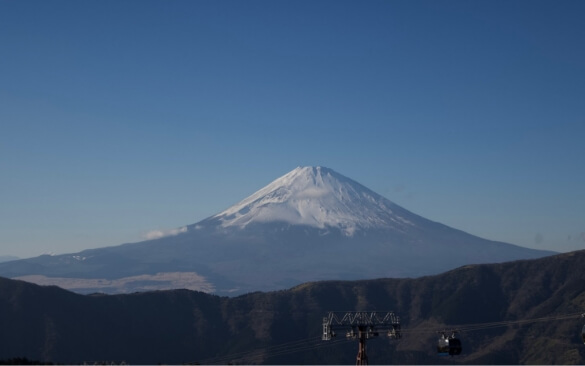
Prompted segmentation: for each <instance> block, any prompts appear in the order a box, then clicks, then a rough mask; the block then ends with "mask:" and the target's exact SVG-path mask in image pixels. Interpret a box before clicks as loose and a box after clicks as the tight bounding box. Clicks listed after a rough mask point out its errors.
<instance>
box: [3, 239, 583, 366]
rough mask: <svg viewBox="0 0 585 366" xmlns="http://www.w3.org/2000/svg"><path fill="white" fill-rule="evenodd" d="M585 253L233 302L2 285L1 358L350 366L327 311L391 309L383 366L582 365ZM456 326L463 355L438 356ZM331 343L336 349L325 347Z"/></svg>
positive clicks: (193, 295) (323, 284)
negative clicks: (325, 329)
mask: <svg viewBox="0 0 585 366" xmlns="http://www.w3.org/2000/svg"><path fill="white" fill-rule="evenodd" d="M583 266H585V250H582V251H577V252H571V253H563V254H558V255H554V256H549V257H545V258H540V259H532V260H518V261H514V262H507V263H499V264H479V265H467V266H463V267H459V268H456V269H453V270H450V271H448V272H445V273H442V274H439V275H434V276H425V277H420V278H412V279H374V280H360V281H339V280H329V281H317V282H310V283H304V284H301V285H297V286H295V287H292V288H289V289H286V290H280V291H272V292H254V293H249V294H245V295H240V296H237V297H226V296H216V295H211V294H205V293H202V292H197V291H189V290H167V291H152V292H142V293H132V294H124V295H103V294H93V295H80V294H75V293H72V292H69V291H66V290H63V289H60V288H57V287H54V286H38V285H34V284H30V283H26V282H23V281H17V280H10V279H5V278H0V309H1V310H2V311H0V324H2V325H3V332H0V344H2V347H0V359H2V358H3V359H8V358H14V357H27V358H28V359H36V360H42V361H47V362H54V363H65V364H81V363H83V362H84V361H85V362H88V361H89V362H92V363H93V362H94V361H102V362H103V361H109V362H112V361H117V362H121V361H125V362H127V363H134V364H156V363H170V364H178V363H186V362H200V363H203V364H212V363H219V364H228V363H237V364H254V363H255V364H348V363H353V362H354V360H355V356H356V353H357V342H356V341H351V340H349V341H345V340H343V339H344V338H345V337H343V334H340V336H339V337H338V339H337V340H334V341H322V340H321V332H322V326H321V324H322V318H323V316H325V315H326V313H327V312H329V311H333V310H342V311H394V312H395V313H396V314H397V315H398V316H399V317H400V319H401V325H402V330H403V337H402V339H401V340H399V341H392V342H390V343H388V341H387V340H384V338H383V337H380V338H379V339H371V340H369V341H368V355H369V359H370V362H371V363H376V364H582V363H583V360H584V359H585V347H584V346H583V343H582V340H581V339H580V332H581V328H582V326H583V322H584V320H583V319H582V318H581V313H582V312H583V309H584V308H585V272H584V271H582V268H583ZM452 328H458V329H460V330H462V331H461V332H460V333H459V334H458V336H459V338H460V339H461V341H462V344H463V352H462V354H461V355H460V356H457V357H450V358H448V359H445V358H440V357H437V355H436V341H437V334H436V332H437V331H439V330H443V329H452ZM328 342H332V343H328Z"/></svg>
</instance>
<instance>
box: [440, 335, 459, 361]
mask: <svg viewBox="0 0 585 366" xmlns="http://www.w3.org/2000/svg"><path fill="white" fill-rule="evenodd" d="M440 333H441V337H440V338H439V341H438V343H437V354H438V355H439V356H457V355H460V354H461V340H459V338H456V337H455V332H453V333H452V334H451V336H449V337H447V335H445V332H440Z"/></svg>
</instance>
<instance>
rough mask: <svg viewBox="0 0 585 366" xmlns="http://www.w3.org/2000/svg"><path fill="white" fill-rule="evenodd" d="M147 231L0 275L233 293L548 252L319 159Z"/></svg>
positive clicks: (85, 287) (87, 288)
mask: <svg viewBox="0 0 585 366" xmlns="http://www.w3.org/2000/svg"><path fill="white" fill-rule="evenodd" d="M154 234H156V235H153V237H156V238H154V239H152V240H148V241H144V242H140V243H133V244H125V245H120V246H116V247H108V248H99V249H91V250H85V251H83V252H80V253H75V254H66V255H58V256H49V255H44V256H40V257H36V258H30V259H23V260H19V261H12V262H8V263H0V275H1V276H4V277H10V278H18V279H23V280H26V281H29V282H34V283H37V284H45V285H49V284H54V285H58V286H60V287H63V288H66V289H71V290H73V291H76V292H80V293H91V292H96V291H99V292H106V293H124V292H133V291H147V290H161V289H173V288H186V289H192V290H200V291H204V292H208V293H216V294H220V295H221V294H229V295H237V294H242V293H246V292H250V291H257V290H261V291H270V290H277V289H284V288H287V287H290V286H294V285H297V284H300V283H303V282H307V281H316V280H356V279H368V278H379V277H393V278H397V277H418V276H424V275H431V274H437V273H441V272H444V271H446V270H449V269H453V268H456V267H458V266H462V265H465V264H477V263H498V262H505V261H510V260H516V259H530V258H539V257H543V256H546V255H550V254H553V252H549V251H539V250H533V249H528V248H522V247H519V246H515V245H511V244H506V243H501V242H494V241H490V240H485V239H482V238H478V237H476V236H473V235H470V234H467V233H465V232H462V231H460V230H456V229H453V228H450V227H448V226H445V225H442V224H440V223H437V222H433V221H430V220H427V219H425V218H423V217H420V216H418V215H416V214H414V213H412V212H410V211H408V210H406V209H404V208H402V207H400V206H398V205H396V204H394V203H393V202H391V201H389V200H388V199H386V198H384V197H382V196H380V195H378V194H376V193H375V192H373V191H371V190H369V189H368V188H366V187H364V186H362V185H361V184H359V183H357V182H355V181H353V180H351V179H349V178H346V177H344V176H342V175H340V174H338V173H336V172H334V171H333V170H331V169H327V168H323V167H304V168H297V169H295V170H293V171H291V172H290V173H288V174H286V175H284V176H282V177H280V178H278V179H277V180H275V181H274V182H272V183H270V184H269V185H267V186H266V187H264V188H262V189H261V190H259V191H258V192H256V193H255V194H253V195H251V196H250V197H248V198H246V199H245V200H243V201H242V202H240V203H238V204H236V205H234V206H232V207H230V208H228V209H227V210H225V211H223V212H221V213H219V214H217V215H215V216H212V217H210V218H208V219H205V220H203V221H201V222H199V223H197V224H193V225H190V226H186V227H182V228H178V229H175V230H171V231H169V232H166V233H162V232H158V233H154Z"/></svg>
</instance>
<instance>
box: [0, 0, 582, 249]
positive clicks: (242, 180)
mask: <svg viewBox="0 0 585 366" xmlns="http://www.w3.org/2000/svg"><path fill="white" fill-rule="evenodd" d="M584 17H585V2H583V1H532V0H531V1H494V0H489V1H487V0H486V1H416V0H415V1H367V2H364V1H333V0H330V1H299V0H295V1H285V0H280V1H143V0H141V1H105V0H99V1H82V2H79V1H5V0H0V45H1V47H0V68H1V69H0V70H1V72H0V178H1V182H2V189H1V190H0V255H16V256H20V257H28V256H36V255H40V254H43V253H49V252H52V253H69V252H76V251H80V250H83V249H87V248H96V247H103V246H111V245H118V244H122V243H125V242H135V241H140V240H142V238H143V237H144V236H145V235H146V234H147V233H148V232H150V231H153V230H167V229H172V228H176V227H180V226H183V225H187V224H191V223H195V222H197V221H199V220H202V219H204V218H206V217H208V216H211V215H213V214H215V213H218V212H220V211H222V210H224V209H226V208H227V207H229V206H231V205H232V204H235V203H237V202H238V201H240V200H242V199H243V198H245V197H247V196H248V195H250V194H252V193H253V192H255V191H256V190H258V189H260V188H261V187H263V186H264V185H266V184H268V183H270V182H271V181H272V180H274V179H276V178H278V177H280V176H281V175H283V174H285V173H287V172H288V171H290V170H292V169H294V168H295V167H297V166H304V165H322V166H327V167H329V168H332V169H334V170H336V171H337V172H339V173H341V174H343V175H345V176H348V177H350V178H352V179H354V180H356V181H358V182H360V183H362V184H363V185H365V186H367V187H368V188H370V189H372V190H374V191H376V192H378V193H380V194H382V195H383V196H385V197H387V198H388V199H390V200H392V201H394V202H395V203H397V204H399V205H401V206H403V207H405V208H407V209H409V210H411V211H413V212H415V213H417V214H419V215H421V216H424V217H426V218H429V219H431V220H435V221H439V222H441V223H444V224H446V225H449V226H452V227H455V228H458V229H461V230H464V231H467V232H469V233H472V234H474V235H478V236H481V237H484V238H488V239H493V240H500V241H506V242H510V243H513V244H518V245H522V246H526V247H531V248H537V249H551V250H557V251H571V250H577V249H585V168H584V167H585V163H584V160H585V159H584V158H585V47H584V45H585V22H583V19H584Z"/></svg>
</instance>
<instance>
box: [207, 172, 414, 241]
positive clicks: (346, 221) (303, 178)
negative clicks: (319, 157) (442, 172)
mask: <svg viewBox="0 0 585 366" xmlns="http://www.w3.org/2000/svg"><path fill="white" fill-rule="evenodd" d="M397 211H398V212H400V213H404V211H405V210H404V209H402V208H400V207H398V206H397V205H395V204H394V203H392V202H391V201H389V200H388V199H386V198H384V197H382V196H380V195H379V194H377V193H375V192H373V191H371V190H369V189H368V188H366V187H364V186H362V185H361V184H359V183H357V182H355V181H353V180H351V179H349V178H347V177H344V176H343V175H341V174H339V173H336V172H335V171H333V170H331V169H329V168H325V167H320V166H317V167H298V168H296V169H294V170H292V171H291V172H289V173H287V174H285V175H284V176H282V177H280V178H278V179H276V180H275V181H273V182H272V183H270V184H268V185H267V186H266V187H264V188H262V189H260V190H259V191H257V192H256V193H254V194H252V195H251V196H249V197H248V198H246V199H244V200H243V201H241V202H239V203H237V204H236V205H234V206H232V207H230V208H228V209H227V210H225V211H223V212H221V213H219V214H217V215H215V216H214V218H217V219H219V220H220V221H221V223H222V226H224V227H230V226H231V227H234V226H235V227H245V226H247V225H249V224H251V223H267V222H285V223H288V224H292V225H308V226H313V227H317V228H321V229H323V228H327V227H333V228H338V229H340V230H342V231H343V232H344V233H345V234H346V235H352V234H353V233H354V232H355V231H356V230H357V229H366V228H388V227H394V226H396V225H412V222H411V221H410V220H408V219H407V218H405V217H404V215H401V214H398V212H397Z"/></svg>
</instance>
